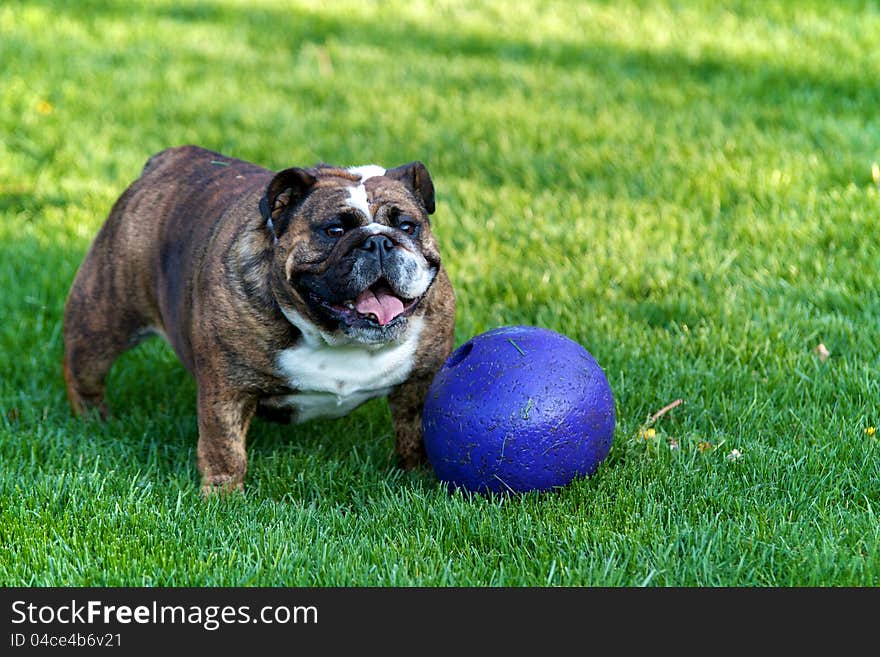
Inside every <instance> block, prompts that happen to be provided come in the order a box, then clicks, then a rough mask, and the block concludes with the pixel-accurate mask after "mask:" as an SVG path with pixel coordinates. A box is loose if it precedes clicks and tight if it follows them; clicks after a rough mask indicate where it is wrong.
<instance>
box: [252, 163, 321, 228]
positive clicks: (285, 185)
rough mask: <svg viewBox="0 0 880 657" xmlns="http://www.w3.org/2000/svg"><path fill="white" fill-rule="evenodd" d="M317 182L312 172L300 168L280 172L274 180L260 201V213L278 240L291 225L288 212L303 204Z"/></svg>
mask: <svg viewBox="0 0 880 657" xmlns="http://www.w3.org/2000/svg"><path fill="white" fill-rule="evenodd" d="M316 181H317V178H316V177H315V176H314V174H313V173H312V172H310V171H308V170H307V169H300V168H299V167H292V168H290V169H285V170H284V171H279V172H278V173H277V174H275V177H274V178H272V182H270V183H269V186H268V187H266V193H265V194H264V195H263V198H261V199H260V212H261V213H262V215H263V219H264V220H265V221H266V226H267V228H269V230H270V231H272V233H273V234H274V236H275V238H276V239H277V238H279V237H281V235H282V234H283V233H284V231H285V230H287V225H288V224H289V223H290V212H286V210H287V209H288V208H294V207H296V206H297V205H299V204H300V203H302V201H303V200H304V199H305V197H306V196H308V194H309V192H310V191H311V189H312V186H313V185H314V184H315V182H316Z"/></svg>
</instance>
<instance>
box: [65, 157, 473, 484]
mask: <svg viewBox="0 0 880 657" xmlns="http://www.w3.org/2000/svg"><path fill="white" fill-rule="evenodd" d="M433 212H434V186H433V183H432V181H431V177H430V175H429V174H428V171H427V169H426V168H425V167H424V165H423V164H422V163H421V162H412V163H410V164H406V165H403V166H400V167H397V168H394V169H387V170H386V169H383V168H382V167H379V166H376V165H368V166H361V167H353V168H339V167H334V166H329V165H325V164H320V165H317V166H315V167H312V168H298V167H294V168H290V169H285V170H284V171H281V172H278V173H275V172H272V171H269V170H267V169H264V168H262V167H259V166H257V165H254V164H250V163H248V162H244V161H241V160H236V159H232V158H229V157H225V156H223V155H221V154H219V153H214V152H211V151H208V150H205V149H202V148H199V147H196V146H182V147H179V148H171V149H168V150H165V151H162V152H160V153H158V154H156V155H155V156H153V157H152V158H150V160H149V161H148V162H147V164H146V166H145V167H144V171H143V173H142V174H141V176H140V178H138V179H137V180H136V181H135V182H134V183H132V184H131V186H130V187H129V188H128V189H127V190H126V191H125V192H124V193H123V194H122V196H121V197H120V198H119V199H118V200H117V201H116V203H115V205H114V206H113V208H112V210H111V212H110V215H109V217H108V218H107V220H106V222H105V223H104V225H103V227H102V228H101V230H100V231H99V232H98V235H97V236H96V238H95V240H94V243H93V244H92V246H91V248H90V250H89V252H88V254H87V256H86V258H85V260H84V261H83V263H82V265H81V266H80V269H79V271H78V273H77V275H76V278H75V279H74V281H73V285H72V287H71V290H70V295H69V297H68V299H67V303H66V306H65V311H64V344H65V352H64V362H63V371H64V378H65V381H66V383H67V395H68V399H69V401H70V405H71V407H72V408H73V410H74V412H75V413H77V414H82V413H85V412H86V411H88V410H89V409H94V408H96V409H98V410H99V411H100V412H101V414H102V415H103V414H106V408H105V405H104V384H105V378H106V376H107V373H108V372H109V370H110V367H111V366H112V364H113V362H114V361H115V360H116V358H117V357H118V356H119V355H120V354H121V353H122V352H123V351H125V350H126V349H129V348H131V347H133V346H135V345H136V344H138V343H139V342H140V341H141V340H143V339H144V338H146V337H148V336H150V335H153V334H158V335H160V336H162V337H164V338H165V339H166V340H167V341H168V342H169V343H170V344H171V346H172V347H173V349H174V351H175V353H176V354H177V356H178V358H180V360H181V361H182V362H183V364H184V365H185V366H186V368H187V369H188V370H189V371H190V373H191V374H192V375H193V377H194V378H195V381H196V384H197V390H198V422H199V439H198V450H197V451H198V464H199V470H200V472H201V475H202V491H203V492H204V493H206V494H208V493H211V492H213V491H227V490H235V489H238V490H241V489H242V488H243V482H244V477H245V471H246V468H247V455H246V451H245V439H246V435H247V431H248V427H249V425H250V423H251V420H252V418H253V417H254V415H255V414H256V415H261V416H265V417H267V418H269V419H273V420H278V421H288V422H291V421H292V422H301V421H305V420H309V419H312V418H318V417H339V416H342V415H344V414H346V413H348V412H349V411H351V410H352V409H354V408H355V407H357V406H359V405H360V404H362V403H364V402H365V401H367V400H369V399H372V398H374V397H378V396H384V395H387V396H388V401H389V404H390V407H391V412H392V419H393V424H394V429H395V432H396V434H397V443H396V451H397V454H398V455H399V460H400V463H401V465H402V466H403V467H406V468H412V467H415V466H417V465H419V464H420V463H423V462H425V450H424V445H423V440H422V431H421V410H422V405H423V402H424V396H425V394H426V392H427V389H428V387H429V385H430V383H431V381H432V379H433V376H434V374H435V372H436V371H437V369H438V368H439V367H440V366H441V365H442V363H443V361H444V360H445V359H446V357H447V356H448V355H449V353H450V351H451V349H452V341H453V326H454V311H455V298H454V293H453V289H452V286H451V284H450V282H449V278H448V276H447V274H446V271H445V270H444V268H443V265H442V264H441V260H440V252H439V250H438V246H437V240H436V239H435V237H434V235H433V234H432V232H431V225H430V222H429V220H428V215H429V214H432V213H433Z"/></svg>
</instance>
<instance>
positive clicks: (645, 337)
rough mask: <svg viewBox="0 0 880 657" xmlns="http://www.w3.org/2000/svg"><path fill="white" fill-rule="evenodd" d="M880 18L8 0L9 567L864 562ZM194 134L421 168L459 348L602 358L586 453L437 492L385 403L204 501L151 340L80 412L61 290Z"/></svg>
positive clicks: (85, 570)
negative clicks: (536, 480) (595, 459)
mask: <svg viewBox="0 0 880 657" xmlns="http://www.w3.org/2000/svg"><path fill="white" fill-rule="evenodd" d="M878 33H880V5H878V3H877V2H837V3H826V2H782V1H775V2H762V3H746V2H740V3H736V2H724V3H719V2H710V1H708V0H705V1H696V0H694V1H679V2H674V1H669V2H635V1H629V2H607V3H606V2H570V1H562V0H560V1H550V0H547V1H542V0H531V1H529V2H525V1H517V2H512V1H511V2H501V1H499V2H494V3H470V2H465V1H464V0H449V1H448V2H443V3H433V2H419V1H414V2H382V3H373V2H364V1H363V0H359V1H357V2H354V1H351V2H349V1H347V0H346V1H340V2H333V3H317V4H316V3H310V2H270V1H268V0H261V1H254V0H248V1H247V2H245V1H243V0H217V1H214V2H204V3H198V4H196V3H191V4H184V5H182V6H181V3H177V2H170V1H167V2H163V1H155V2H149V3H144V4H143V6H141V5H137V6H136V5H135V4H134V3H129V2H121V1H107V2H99V1H97V0H92V1H82V2H76V3H73V2H60V1H58V2H49V1H44V2H41V1H38V0H33V1H28V2H16V1H13V2H11V3H10V2H7V3H4V4H3V5H2V6H0V61H2V62H3V66H2V71H0V290H2V292H0V317H2V321H0V377H2V378H0V464H2V465H0V584H3V585H7V586H9V585H62V586H65V585H163V586H183V585H197V586H198V585H209V586H211V585H281V586H286V585H318V586H324V585H370V586H372V585H379V586H384V585H428V586H434V585H464V586H473V585H513V586H521V585H529V586H538V585H546V584H549V585H610V586H636V585H651V586H670V585H671V586H727V585H732V586H801V585H819V586H875V585H878V584H880V523H878V518H877V510H878V508H880V446H878V442H880V431H878V433H876V434H874V435H869V433H868V432H867V431H866V430H867V429H868V428H869V427H877V426H878V425H880V348H878V344H880V292H878V290H880V244H878V236H880V190H878V185H877V184H875V181H873V180H872V175H871V166H872V163H873V162H877V161H880V118H878V117H880V112H878V110H880V82H878V81H880V59H878V57H877V54H876V53H877V47H876V45H877V44H876V36H877V34H878ZM182 143H197V144H200V145H203V146H206V147H209V148H213V149H216V150H220V151H223V152H224V153H226V154H229V155H233V156H237V157H241V158H244V159H249V160H252V161H255V162H258V163H261V164H264V165H266V166H269V167H273V168H282V167H286V166H292V165H310V164H313V163H316V162H318V161H322V160H323V161H329V162H332V163H336V164H361V163H367V162H377V163H381V164H384V165H386V166H393V165H397V164H401V163H403V162H407V161H410V160H413V159H421V160H423V161H424V162H426V164H427V165H428V167H429V169H430V171H431V173H432V175H433V177H434V182H435V185H436V188H437V195H438V210H437V214H436V215H435V216H436V219H435V224H434V225H435V231H436V232H437V233H438V235H439V238H440V243H441V246H442V248H443V255H444V258H445V262H446V264H447V268H448V270H449V272H450V275H451V277H452V280H453V283H454V285H455V287H456V290H457V297H458V313H457V328H456V342H457V344H460V343H462V342H464V341H465V340H467V339H468V338H469V337H470V336H472V335H475V334H476V333H479V332H482V331H484V330H488V329H490V328H494V327H496V326H500V325H505V324H520V323H526V324H537V325H541V326H546V327H548V328H552V329H555V330H557V331H560V332H562V333H565V334H567V335H569V336H571V337H572V338H574V339H576V340H578V341H579V342H580V343H581V344H583V345H584V346H585V347H586V348H587V349H589V350H590V352H591V353H592V354H593V355H594V356H596V358H597V359H598V360H599V362H600V363H601V364H602V366H603V367H604V369H605V371H606V373H607V375H608V378H609V381H610V382H611V385H612V388H613V390H614V395H615V403H616V411H617V418H618V422H617V427H616V432H615V437H614V445H613V448H612V451H611V453H610V455H609V457H608V459H607V460H606V461H605V462H604V463H603V464H602V467H601V468H600V469H599V471H598V472H597V474H596V475H595V476H593V477H592V478H590V479H586V480H581V481H576V482H574V483H573V484H571V485H570V486H567V487H565V488H564V489H561V490H559V491H557V492H553V493H548V494H535V493H531V494H527V495H523V496H520V497H510V498H504V497H501V498H494V499H485V498H482V497H476V498H473V499H471V498H468V497H467V496H464V495H462V494H460V493H457V494H453V495H449V494H447V493H446V492H445V491H444V490H443V489H441V488H440V486H439V485H438V483H437V481H436V479H435V478H434V476H433V475H432V474H431V473H430V472H428V471H422V472H416V473H402V472H399V471H398V470H396V469H395V467H394V464H393V459H392V458H391V454H392V450H393V443H394V438H393V435H392V429H391V424H390V416H389V413H388V410H387V407H386V404H385V403H384V401H381V400H377V401H374V402H371V403H370V404H368V405H366V406H364V407H362V408H360V409H358V410H357V411H356V412H355V413H353V414H352V415H350V416H348V417H346V418H343V419H340V420H336V421H326V422H312V423H309V424H305V425H301V426H296V427H279V426H276V425H269V424H264V423H259V422H258V423H256V424H255V425H254V427H253V428H252V431H251V434H250V439H249V455H250V470H249V474H248V480H247V487H248V491H247V494H246V496H243V497H236V498H233V499H227V500H210V501H208V502H203V501H202V500H201V499H200V497H199V494H198V484H199V481H198V472H197V469H196V466H195V445H196V407H195V386H194V384H193V382H192V381H191V380H190V379H189V377H188V375H187V374H186V372H185V370H184V369H183V368H182V366H181V365H180V364H179V363H178V362H177V360H176V359H175V357H174V355H173V353H172V352H171V350H170V349H169V348H168V347H167V346H165V345H164V344H162V343H160V342H158V341H154V342H149V343H146V344H145V345H143V346H142V347H139V348H138V349H136V350H134V351H131V352H129V353H127V354H126V355H125V356H123V358H121V359H120V360H119V361H118V363H117V365H116V366H115V367H114V369H113V371H112V373H111V377H110V382H109V399H108V401H109V405H110V407H111V408H112V409H113V411H114V413H115V415H114V418H113V419H111V420H110V421H108V422H106V423H99V422H94V421H92V422H83V421H80V420H76V419H73V418H72V417H70V415H69V412H68V408H67V404H66V400H65V397H64V389H63V384H62V379H61V373H60V359H61V353H62V341H61V312H62V306H63V303H64V299H65V297H66V294H67V291H68V289H69V286H70V282H71V280H72V278H73V275H74V273H75V271H76V268H77V266H78V265H79V262H80V261H81V259H82V257H83V256H84V254H85V251H86V249H87V248H88V245H89V243H90V240H91V239H92V237H93V236H94V235H95V233H96V231H97V229H98V227H99V226H100V224H101V222H102V221H103V219H104V217H105V216H106V213H107V211H108V210H109V208H110V206H111V204H112V203H113V201H114V200H115V198H116V197H117V195H118V194H119V193H121V191H122V190H123V189H124V188H125V186H126V185H127V184H128V183H129V182H130V181H131V180H132V179H133V178H134V177H136V176H137V175H138V174H139V172H140V169H141V167H142V165H143V163H144V162H145V161H146V159H147V157H148V156H149V155H150V154H152V153H153V152H155V151H158V150H160V149H162V148H165V147H167V146H171V145H177V144H182ZM819 343H823V344H825V345H826V346H827V348H828V350H829V351H830V354H831V355H830V357H829V358H828V359H827V360H826V361H824V362H823V361H822V360H820V358H819V357H818V356H817V354H816V353H815V352H814V348H815V347H816V346H817V345H818V344H819ZM678 398H681V399H684V400H685V403H684V404H683V405H681V406H679V407H678V408H676V409H674V410H672V411H671V412H669V413H668V414H666V415H664V416H663V417H662V418H660V419H659V420H658V421H657V422H656V423H655V424H654V428H655V429H656V435H655V436H654V437H653V438H649V439H645V438H642V437H641V436H640V430H641V429H643V428H644V427H645V426H646V418H647V417H648V416H649V415H650V414H651V413H653V412H655V411H657V410H658V409H660V408H661V407H663V406H664V405H666V404H667V403H669V402H671V401H673V400H674V399H678ZM673 439H674V440H676V441H677V444H678V446H679V449H678V450H671V449H670V447H669V445H670V440H673ZM701 444H702V447H703V448H704V449H702V450H701V449H700V445H701ZM706 447H708V449H705V448H706ZM734 449H735V450H738V452H739V453H740V454H741V457H740V458H739V459H730V458H728V456H729V455H730V454H731V451H732V450H734Z"/></svg>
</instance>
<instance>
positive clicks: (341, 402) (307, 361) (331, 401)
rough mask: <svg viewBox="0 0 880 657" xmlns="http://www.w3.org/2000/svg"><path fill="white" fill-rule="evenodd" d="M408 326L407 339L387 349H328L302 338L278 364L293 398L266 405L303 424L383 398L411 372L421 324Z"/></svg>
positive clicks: (344, 346)
mask: <svg viewBox="0 0 880 657" xmlns="http://www.w3.org/2000/svg"><path fill="white" fill-rule="evenodd" d="M410 321H412V322H413V323H412V325H411V326H410V327H409V330H408V331H407V333H406V337H405V338H404V339H403V340H402V341H401V342H399V343H394V344H390V345H364V344H337V345H330V344H327V343H326V342H324V341H323V340H321V339H320V338H318V339H309V338H310V337H312V336H305V339H304V340H303V342H302V344H299V345H297V346H296V347H291V348H290V349H285V350H284V351H282V352H281V353H279V354H278V359H277V363H278V369H279V371H280V372H281V375H282V376H283V377H284V378H285V379H287V381H288V383H289V385H290V387H291V388H294V389H296V390H297V392H295V393H293V394H290V395H284V396H281V397H275V398H273V399H271V400H266V403H268V404H269V405H271V406H289V407H292V408H293V409H294V410H295V411H296V418H295V420H296V421H297V422H304V421H306V420H311V419H314V418H332V417H341V416H343V415H345V414H347V413H349V412H350V411H352V410H354V409H355V408H356V407H357V406H360V405H361V404H363V403H364V402H365V401H367V400H369V399H372V398H374V397H380V396H384V395H387V394H388V393H389V392H391V389H392V388H393V387H394V386H396V385H398V384H400V383H403V382H404V381H406V379H407V378H408V377H409V374H410V372H411V371H412V367H413V358H414V356H415V352H416V347H417V346H418V341H419V334H420V333H421V331H422V320H421V318H418V319H415V320H414V321H413V320H410ZM314 337H317V336H314Z"/></svg>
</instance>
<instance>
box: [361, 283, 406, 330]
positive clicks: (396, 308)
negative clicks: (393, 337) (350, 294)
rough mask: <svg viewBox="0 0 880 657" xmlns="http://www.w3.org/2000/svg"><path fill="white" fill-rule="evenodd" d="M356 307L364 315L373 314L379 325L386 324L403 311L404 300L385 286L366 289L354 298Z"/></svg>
mask: <svg viewBox="0 0 880 657" xmlns="http://www.w3.org/2000/svg"><path fill="white" fill-rule="evenodd" d="M354 307H355V308H357V311H358V312H359V313H360V314H362V315H370V314H373V315H375V316H376V321H377V322H379V326H385V325H386V324H387V323H388V322H390V321H391V320H392V319H394V318H395V317H397V316H398V315H399V314H400V313H402V312H403V302H402V301H401V300H400V299H398V298H397V297H396V296H394V295H393V294H391V293H390V292H389V291H388V290H385V289H383V288H379V289H377V290H376V291H375V292H373V290H364V291H363V292H361V294H360V296H359V297H358V298H357V299H355V300H354Z"/></svg>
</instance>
